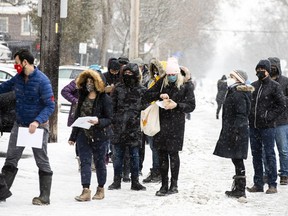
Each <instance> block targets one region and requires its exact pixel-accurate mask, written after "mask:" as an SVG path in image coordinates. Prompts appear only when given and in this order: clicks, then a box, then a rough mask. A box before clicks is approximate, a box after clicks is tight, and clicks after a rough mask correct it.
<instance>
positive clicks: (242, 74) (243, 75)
mask: <svg viewBox="0 0 288 216" xmlns="http://www.w3.org/2000/svg"><path fill="white" fill-rule="evenodd" d="M230 75H233V76H234V77H235V78H236V79H237V80H238V81H240V82H241V83H245V82H246V81H247V80H248V76H247V73H246V72H244V71H241V70H233V71H231V72H230Z"/></svg>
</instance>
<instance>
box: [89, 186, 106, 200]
mask: <svg viewBox="0 0 288 216" xmlns="http://www.w3.org/2000/svg"><path fill="white" fill-rule="evenodd" d="M104 197H105V196H104V188H103V187H97V191H96V194H95V195H94V196H93V197H92V199H93V200H101V199H104Z"/></svg>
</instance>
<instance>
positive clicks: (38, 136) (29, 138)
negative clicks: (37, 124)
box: [16, 127, 44, 149]
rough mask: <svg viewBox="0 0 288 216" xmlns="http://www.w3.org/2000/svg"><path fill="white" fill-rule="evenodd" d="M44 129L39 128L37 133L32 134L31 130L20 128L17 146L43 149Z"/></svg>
mask: <svg viewBox="0 0 288 216" xmlns="http://www.w3.org/2000/svg"><path fill="white" fill-rule="evenodd" d="M43 134H44V129H42V128H37V129H36V131H35V132H34V133H33V134H31V133H29V128H27V127H19V128H18V137H17V143H16V146H23V147H32V148H39V149H41V148H42V142H43Z"/></svg>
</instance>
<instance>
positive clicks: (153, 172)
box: [143, 168, 161, 183]
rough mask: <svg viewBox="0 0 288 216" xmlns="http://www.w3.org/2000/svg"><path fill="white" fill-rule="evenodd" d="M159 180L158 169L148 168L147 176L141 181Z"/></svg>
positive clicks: (153, 181)
mask: <svg viewBox="0 0 288 216" xmlns="http://www.w3.org/2000/svg"><path fill="white" fill-rule="evenodd" d="M160 181H161V174H160V171H159V169H153V168H151V169H150V173H149V174H148V176H147V177H146V178H145V179H143V183H151V182H152V183H156V182H160Z"/></svg>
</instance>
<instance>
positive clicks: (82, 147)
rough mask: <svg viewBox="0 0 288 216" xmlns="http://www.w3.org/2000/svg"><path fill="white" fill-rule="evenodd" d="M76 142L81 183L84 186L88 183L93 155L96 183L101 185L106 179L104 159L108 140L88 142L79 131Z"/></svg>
mask: <svg viewBox="0 0 288 216" xmlns="http://www.w3.org/2000/svg"><path fill="white" fill-rule="evenodd" d="M76 142H77V148H78V152H79V157H80V162H81V184H82V185H86V186H88V185H90V182H91V174H92V171H91V163H92V155H93V159H94V164H95V168H96V176H97V181H98V185H99V187H103V186H104V185H105V183H106V179H107V169H106V164H105V159H106V154H107V149H108V143H109V141H100V142H92V143H89V142H88V139H87V137H86V136H85V134H84V132H80V133H79V135H78V137H77V140H76Z"/></svg>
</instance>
